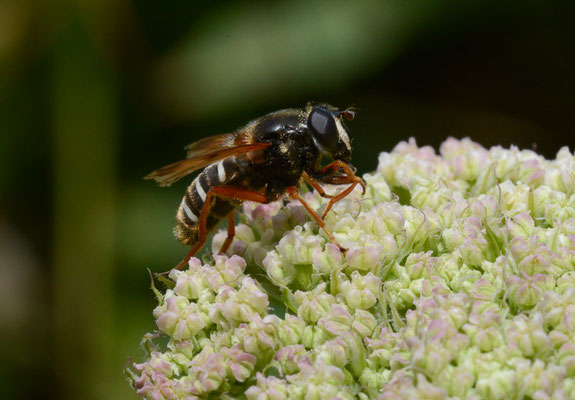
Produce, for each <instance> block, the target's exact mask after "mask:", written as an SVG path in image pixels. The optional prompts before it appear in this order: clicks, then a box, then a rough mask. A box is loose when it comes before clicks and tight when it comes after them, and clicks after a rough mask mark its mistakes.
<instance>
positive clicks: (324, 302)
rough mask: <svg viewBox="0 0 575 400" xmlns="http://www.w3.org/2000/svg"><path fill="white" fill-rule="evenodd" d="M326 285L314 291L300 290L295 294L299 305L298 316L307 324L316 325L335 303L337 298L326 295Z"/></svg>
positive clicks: (321, 284) (322, 284) (319, 286)
mask: <svg viewBox="0 0 575 400" xmlns="http://www.w3.org/2000/svg"><path fill="white" fill-rule="evenodd" d="M325 290H326V284H325V283H320V284H319V285H318V286H317V287H316V288H315V289H314V290H312V291H309V292H302V291H300V290H298V291H297V292H295V294H294V298H295V301H296V304H297V305H298V309H297V315H298V317H300V318H302V319H303V320H304V321H306V322H311V323H315V322H317V321H318V320H319V319H320V318H321V317H322V316H323V315H325V314H326V313H327V312H328V311H329V309H330V308H331V305H332V304H334V303H335V297H334V296H332V295H331V294H329V293H326V291H325Z"/></svg>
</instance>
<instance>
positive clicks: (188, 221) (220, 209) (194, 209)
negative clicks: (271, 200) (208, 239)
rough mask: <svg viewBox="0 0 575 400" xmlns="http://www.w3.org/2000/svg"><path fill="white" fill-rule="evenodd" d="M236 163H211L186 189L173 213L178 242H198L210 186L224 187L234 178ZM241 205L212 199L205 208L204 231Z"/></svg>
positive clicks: (213, 197)
mask: <svg viewBox="0 0 575 400" xmlns="http://www.w3.org/2000/svg"><path fill="white" fill-rule="evenodd" d="M236 164H237V162H236V159H235V157H230V158H227V159H225V160H222V161H219V162H217V163H213V164H210V165H209V166H207V167H206V168H205V169H204V170H203V171H202V172H201V173H200V174H199V175H198V176H197V177H196V179H194V181H193V182H192V183H191V184H190V185H189V186H188V188H187V189H186V194H185V195H184V198H183V199H182V202H181V204H180V207H179V209H178V213H177V214H176V220H177V225H176V227H175V229H174V234H175V236H176V238H177V239H178V240H179V241H180V242H182V243H184V244H186V245H193V244H194V243H195V242H197V241H198V237H199V226H200V218H201V213H202V209H203V208H204V205H205V204H206V201H207V200H208V193H209V192H210V189H211V188H212V187H215V186H222V185H226V184H228V183H229V182H230V181H232V180H233V179H234V178H235V177H236V176H237V172H236V171H237V166H236ZM240 203H241V202H240V201H238V200H234V199H229V198H222V197H218V196H212V198H211V200H210V204H208V205H207V206H206V207H208V209H207V213H208V217H207V220H206V231H207V232H210V231H212V230H213V229H214V228H215V227H216V226H217V225H218V223H219V222H220V221H221V220H222V219H223V218H225V217H226V216H227V215H228V214H229V213H230V212H232V211H233V210H234V208H235V207H237V206H238V205H239V204H240Z"/></svg>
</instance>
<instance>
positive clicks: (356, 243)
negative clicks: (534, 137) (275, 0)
mask: <svg viewBox="0 0 575 400" xmlns="http://www.w3.org/2000/svg"><path fill="white" fill-rule="evenodd" d="M364 179H365V181H366V183H367V190H366V193H365V195H363V196H362V195H361V193H360V190H357V191H356V192H354V193H352V194H351V195H350V196H348V197H346V198H345V199H343V200H342V201H340V202H339V203H337V204H336V205H335V206H334V207H333V209H332V210H331V211H330V212H329V213H328V214H327V216H326V218H325V223H326V225H327V228H328V229H329V230H331V232H333V235H334V237H335V238H336V239H337V240H338V241H339V242H340V243H341V244H342V245H343V246H344V247H346V248H347V249H348V251H347V253H346V254H342V253H341V252H340V251H339V250H338V249H337V247H336V246H334V245H333V244H331V242H330V240H329V239H328V238H327V237H326V236H325V234H324V232H323V231H322V230H321V229H319V228H318V226H317V224H316V223H315V222H314V221H313V220H311V219H310V218H309V217H308V216H307V214H306V212H305V210H304V209H303V207H301V206H300V205H298V204H297V203H294V202H291V203H288V204H286V205H283V204H282V203H281V202H277V203H274V204H268V205H258V204H253V203H246V204H245V205H244V207H243V211H242V213H241V217H242V223H241V224H240V225H239V226H238V227H237V228H236V232H237V235H236V237H235V239H234V243H233V244H232V246H231V247H230V250H229V251H228V254H227V255H225V256H213V257H207V259H208V258H209V260H208V261H205V262H202V261H200V260H199V259H197V258H193V259H191V260H190V263H189V268H187V269H184V270H183V271H176V270H174V271H172V272H171V273H170V275H169V280H168V281H167V282H166V283H167V289H166V290H165V291H164V292H163V293H160V292H159V291H156V292H157V295H158V298H159V304H158V306H157V307H156V308H155V310H154V311H153V315H154V318H155V320H156V326H157V329H158V332H156V333H154V334H149V335H147V336H146V337H145V339H144V341H143V342H144V344H145V345H146V346H145V347H146V348H147V349H148V350H147V353H146V358H145V359H144V361H143V362H141V363H136V364H133V365H131V366H130V367H129V368H128V375H129V377H130V380H131V382H132V385H133V387H134V389H135V391H136V392H137V394H138V395H140V396H142V397H145V398H148V399H154V400H161V399H203V398H223V399H232V398H233V399H236V398H244V399H250V400H252V399H253V400H256V399H257V400H267V399H269V400H279V399H306V400H308V399H444V398H453V399H456V398H457V399H519V398H530V399H575V157H574V155H573V154H571V153H570V152H569V150H568V149H567V148H563V149H561V150H560V151H559V153H558V154H557V157H556V158H555V160H546V159H544V158H543V157H541V156H540V155H538V154H536V153H534V152H533V151H528V150H519V149H517V148H515V147H512V148H511V149H503V148H501V147H494V148H492V149H489V150H487V149H485V148H483V147H481V146H480V145H478V144H476V143H473V142H472V141H470V140H468V139H464V140H456V139H448V140H447V141H446V142H445V143H443V144H442V145H441V148H440V151H439V154H437V153H436V152H435V151H434V150H433V149H432V148H430V147H422V148H420V147H418V146H417V145H416V143H415V141H414V140H410V141H409V142H402V143H400V144H399V145H397V146H396V147H395V149H394V150H393V151H392V152H391V153H382V154H381V155H380V156H379V165H378V168H377V170H376V171H375V172H374V173H372V174H366V175H365V176H364ZM329 189H331V190H338V188H328V190H329ZM306 200H307V201H308V202H309V203H310V204H311V205H312V206H313V207H314V208H316V209H318V210H319V211H320V212H321V211H322V210H323V209H324V208H325V207H326V202H325V201H324V200H323V199H322V198H321V197H320V196H319V195H318V194H316V193H311V192H310V193H307V194H306ZM225 236H226V233H225V232H223V231H222V232H220V233H217V234H216V235H215V237H214V239H213V249H219V248H220V246H221V243H222V242H223V240H224V239H225ZM161 337H163V338H164V340H159V338H161ZM160 342H161V343H166V342H167V344H165V345H160Z"/></svg>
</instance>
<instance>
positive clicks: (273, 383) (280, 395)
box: [245, 372, 288, 400]
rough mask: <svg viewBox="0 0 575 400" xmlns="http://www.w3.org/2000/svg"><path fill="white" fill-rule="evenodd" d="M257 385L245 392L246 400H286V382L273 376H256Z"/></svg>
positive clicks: (258, 374)
mask: <svg viewBox="0 0 575 400" xmlns="http://www.w3.org/2000/svg"><path fill="white" fill-rule="evenodd" d="M256 378H257V383H256V384H255V385H253V386H251V387H250V388H248V390H246V393H245V395H246V397H247V399H248V400H285V399H288V394H287V382H286V381H285V380H283V379H279V378H276V377H275V376H269V377H267V378H266V377H265V376H264V375H263V374H261V373H260V372H258V373H257V375H256Z"/></svg>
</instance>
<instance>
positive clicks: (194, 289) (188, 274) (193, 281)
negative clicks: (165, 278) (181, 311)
mask: <svg viewBox="0 0 575 400" xmlns="http://www.w3.org/2000/svg"><path fill="white" fill-rule="evenodd" d="M188 266H189V268H188V269H187V270H184V271H180V270H177V269H173V270H171V271H170V275H169V277H170V279H171V280H172V281H174V282H176V286H175V287H174V292H175V293H176V294H177V295H180V296H184V297H186V298H188V299H189V300H197V299H199V298H200V296H201V295H202V294H203V293H204V292H205V291H206V290H209V284H208V276H209V271H210V267H207V266H202V263H201V261H200V260H199V259H197V258H195V257H192V258H190V261H189V262H188Z"/></svg>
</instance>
